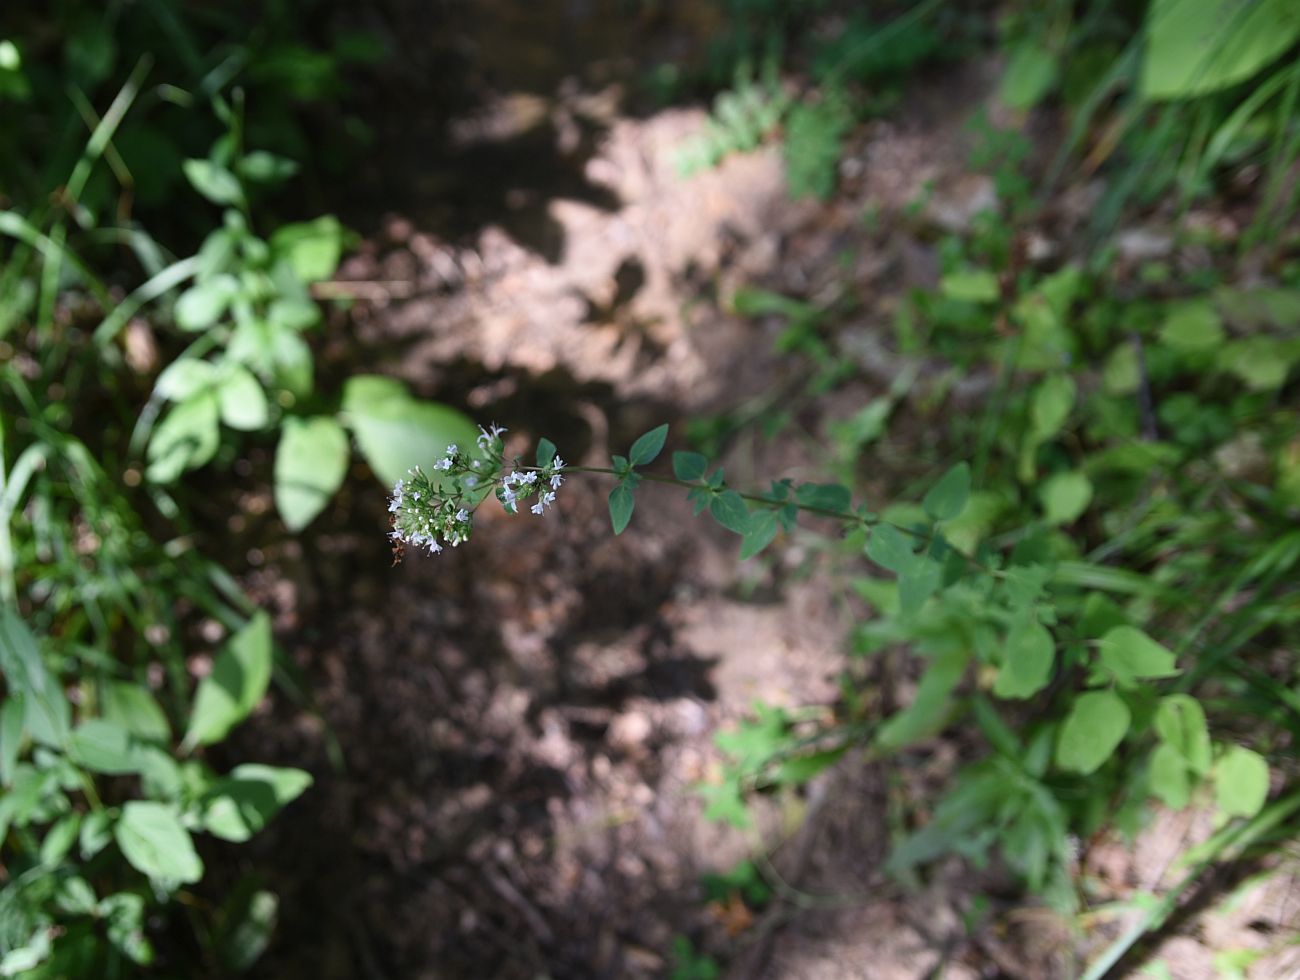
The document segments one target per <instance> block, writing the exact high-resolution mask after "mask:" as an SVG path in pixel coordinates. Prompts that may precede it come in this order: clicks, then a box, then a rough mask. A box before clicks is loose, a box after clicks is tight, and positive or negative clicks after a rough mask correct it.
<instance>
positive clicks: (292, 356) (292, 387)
mask: <svg viewBox="0 0 1300 980" xmlns="http://www.w3.org/2000/svg"><path fill="white" fill-rule="evenodd" d="M267 337H268V342H269V351H268V352H267V353H269V354H270V357H271V370H272V371H273V372H274V374H275V381H276V383H277V384H278V385H280V386H281V387H282V388H285V389H286V390H287V391H289V392H291V393H292V394H293V395H295V396H296V397H298V398H305V397H306V396H307V395H310V394H311V389H312V376H313V374H314V371H315V362H314V361H313V360H312V354H311V348H310V347H308V346H307V342H306V341H305V340H303V339H302V338H301V337H299V336H298V335H297V334H296V333H294V332H293V331H292V330H276V329H274V328H272V329H271V330H270V332H269V333H268V335H267ZM344 390H345V391H346V390H347V389H346V386H345V387H344Z"/></svg>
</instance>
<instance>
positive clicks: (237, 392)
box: [217, 364, 269, 432]
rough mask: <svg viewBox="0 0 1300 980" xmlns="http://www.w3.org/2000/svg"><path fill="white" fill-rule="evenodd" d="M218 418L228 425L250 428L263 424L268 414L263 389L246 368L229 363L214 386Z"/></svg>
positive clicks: (258, 427) (249, 430)
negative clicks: (218, 411)
mask: <svg viewBox="0 0 1300 980" xmlns="http://www.w3.org/2000/svg"><path fill="white" fill-rule="evenodd" d="M217 405H218V406H219V408H220V409H221V421H223V422H225V423H226V425H228V426H230V427H231V428H232V429H240V430H242V431H245V432H251V431H253V430H255V429H260V428H262V427H263V426H265V425H266V422H267V419H268V417H269V412H268V410H267V404H266V392H264V391H263V390H262V385H261V383H260V382H259V381H258V380H257V379H256V378H255V377H253V375H252V373H251V372H250V371H249V370H248V368H245V367H240V366H239V365H238V364H229V365H227V366H226V368H225V371H224V377H223V378H222V379H221V384H220V386H219V387H218V388H217Z"/></svg>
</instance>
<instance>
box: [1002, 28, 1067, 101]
mask: <svg viewBox="0 0 1300 980" xmlns="http://www.w3.org/2000/svg"><path fill="white" fill-rule="evenodd" d="M1056 66H1057V58H1056V57H1054V56H1053V55H1052V53H1051V52H1050V51H1048V50H1046V49H1045V48H1044V47H1043V46H1042V43H1041V42H1040V41H1038V40H1034V41H1024V42H1022V43H1021V44H1019V45H1018V46H1017V47H1016V49H1015V51H1013V52H1012V54H1011V60H1010V62H1009V63H1008V64H1007V68H1006V71H1005V72H1003V74H1002V84H1001V86H999V88H998V97H999V98H1000V99H1001V100H1002V102H1003V104H1004V105H1007V106H1010V107H1011V108H1012V109H1032V108H1033V107H1034V106H1036V105H1038V103H1039V102H1041V101H1042V100H1043V99H1044V98H1045V97H1046V96H1047V93H1048V92H1050V91H1051V90H1052V86H1054V85H1055V84H1056Z"/></svg>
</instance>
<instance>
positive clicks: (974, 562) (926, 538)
mask: <svg viewBox="0 0 1300 980" xmlns="http://www.w3.org/2000/svg"><path fill="white" fill-rule="evenodd" d="M520 468H521V469H527V470H537V469H540V467H536V466H524V467H520ZM564 472H565V473H595V474H598V475H604V476H613V477H618V478H621V476H622V475H621V474H620V473H619V472H618V471H617V470H614V469H610V468H609V467H607V466H565V468H564ZM636 475H637V478H638V479H641V480H646V481H648V482H650V483H663V484H667V485H668V486H674V487H681V488H683V489H684V490H701V489H706V490H708V489H713V488H711V487H710V486H709V484H707V483H705V482H704V481H703V480H679V479H678V478H677V477H675V476H665V475H662V474H659V473H646V472H644V471H642V470H637V471H636ZM734 492H735V493H737V494H739V495H740V497H741V498H742V499H744V500H746V501H749V502H750V503H755V504H761V505H762V506H764V507H770V508H772V509H776V508H778V507H785V506H789V505H793V506H794V507H795V508H797V509H798V510H800V511H803V512H804V513H805V514H813V515H815V516H817V517H825V518H829V519H831V520H837V521H841V522H843V523H845V524H852V525H855V526H857V527H861V528H863V529H867V528H871V527H874V526H876V525H879V524H885V523H889V522H886V521H883V520H881V518H880V517H878V516H876V515H874V514H855V513H853V512H852V511H845V510H834V509H831V508H828V507H815V506H812V505H809V504H801V503H799V502H797V501H794V500H773V499H772V498H771V497H764V496H763V495H762V494H757V493H741V492H740V491H738V490H737V491H734ZM890 526H891V527H893V528H895V529H896V530H898V531H900V532H901V533H903V534H906V535H908V536H909V537H912V538H916V539H917V540H918V541H921V542H923V543H926V544H929V543H931V542H932V541H934V534H933V533H930V532H926V531H918V530H916V529H915V528H910V527H902V526H899V525H897V524H891V525H890ZM954 550H955V549H954ZM956 553H957V554H959V555H961V557H962V560H963V561H965V562H966V563H967V564H968V565H970V566H971V567H973V568H978V569H980V570H981V571H983V572H986V573H987V574H989V575H992V576H993V577H994V578H1004V577H1005V573H1003V572H1002V571H1000V570H998V569H996V568H990V567H989V566H988V565H986V564H985V563H984V562H982V561H980V560H979V559H977V558H975V557H974V556H972V555H967V554H965V553H964V552H962V551H957V552H956Z"/></svg>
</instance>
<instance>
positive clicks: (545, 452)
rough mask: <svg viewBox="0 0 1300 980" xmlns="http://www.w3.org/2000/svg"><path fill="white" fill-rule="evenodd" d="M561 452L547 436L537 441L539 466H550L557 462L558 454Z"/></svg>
mask: <svg viewBox="0 0 1300 980" xmlns="http://www.w3.org/2000/svg"><path fill="white" fill-rule="evenodd" d="M559 451H560V450H559V447H558V446H556V445H555V443H553V442H551V440H550V439H547V438H546V437H545V436H543V437H542V438H541V439H538V440H537V465H538V466H550V465H551V463H552V462H554V460H555V455H556V453H558V452H559Z"/></svg>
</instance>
